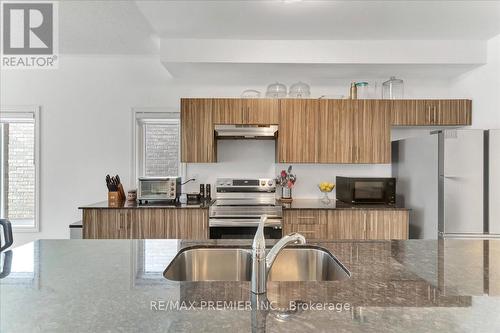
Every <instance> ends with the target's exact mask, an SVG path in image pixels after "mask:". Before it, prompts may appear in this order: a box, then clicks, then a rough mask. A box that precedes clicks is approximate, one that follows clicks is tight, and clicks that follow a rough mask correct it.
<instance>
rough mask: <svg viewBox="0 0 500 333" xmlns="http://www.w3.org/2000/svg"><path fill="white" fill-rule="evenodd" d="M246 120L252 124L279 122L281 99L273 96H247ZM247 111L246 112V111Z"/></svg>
mask: <svg viewBox="0 0 500 333" xmlns="http://www.w3.org/2000/svg"><path fill="white" fill-rule="evenodd" d="M243 108H244V113H243V114H244V116H245V117H244V120H245V123H246V124H250V125H277V124H279V108H280V104H279V100H278V99H271V98H245V99H244V100H243ZM245 112H246V113H245Z"/></svg>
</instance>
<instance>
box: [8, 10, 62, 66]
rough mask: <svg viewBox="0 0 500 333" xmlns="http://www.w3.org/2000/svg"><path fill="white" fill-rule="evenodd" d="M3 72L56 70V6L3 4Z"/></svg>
mask: <svg viewBox="0 0 500 333" xmlns="http://www.w3.org/2000/svg"><path fill="white" fill-rule="evenodd" d="M1 18H2V31H3V32H2V59H1V65H2V68H23V69H27V68H57V58H58V56H57V54H56V53H57V34H56V32H57V31H56V30H57V4H56V3H54V2H29V3H21V2H3V3H2V14H1Z"/></svg>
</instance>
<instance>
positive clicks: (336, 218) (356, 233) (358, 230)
mask: <svg viewBox="0 0 500 333" xmlns="http://www.w3.org/2000/svg"><path fill="white" fill-rule="evenodd" d="M366 219H367V215H366V211H365V210H358V209H356V210H354V209H353V210H348V209H339V210H329V211H328V218H327V225H328V232H327V238H328V239H332V240H335V239H366Z"/></svg>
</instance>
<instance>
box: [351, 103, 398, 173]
mask: <svg viewBox="0 0 500 333" xmlns="http://www.w3.org/2000/svg"><path fill="white" fill-rule="evenodd" d="M353 103H355V104H357V105H356V107H354V110H355V113H354V117H355V123H356V125H355V131H354V136H355V140H354V142H355V145H356V146H355V148H354V153H355V156H354V163H365V164H367V163H370V164H383V163H385V164H389V163H391V127H390V107H389V105H388V104H387V103H385V101H381V100H368V99H367V100H358V101H355V102H354V101H353Z"/></svg>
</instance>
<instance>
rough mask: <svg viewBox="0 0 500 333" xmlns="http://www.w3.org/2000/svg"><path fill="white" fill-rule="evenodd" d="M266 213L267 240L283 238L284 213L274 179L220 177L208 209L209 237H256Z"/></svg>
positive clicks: (265, 230)
mask: <svg viewBox="0 0 500 333" xmlns="http://www.w3.org/2000/svg"><path fill="white" fill-rule="evenodd" d="M264 214H265V215H267V216H268V220H267V223H266V227H265V229H264V232H265V234H266V237H267V238H274V239H278V238H281V236H282V231H281V227H282V217H283V212H282V208H281V205H279V204H276V184H275V182H274V180H273V179H267V178H266V179H241V178H219V179H217V182H216V184H215V202H214V203H213V204H212V205H211V206H210V210H209V227H210V238H213V239H220V238H236V239H241V238H253V236H254V235H255V231H256V230H257V225H258V223H259V220H260V217H261V216H262V215H264Z"/></svg>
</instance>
